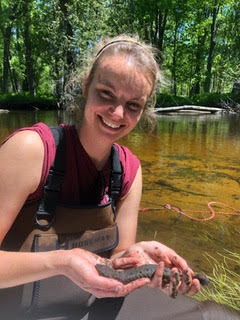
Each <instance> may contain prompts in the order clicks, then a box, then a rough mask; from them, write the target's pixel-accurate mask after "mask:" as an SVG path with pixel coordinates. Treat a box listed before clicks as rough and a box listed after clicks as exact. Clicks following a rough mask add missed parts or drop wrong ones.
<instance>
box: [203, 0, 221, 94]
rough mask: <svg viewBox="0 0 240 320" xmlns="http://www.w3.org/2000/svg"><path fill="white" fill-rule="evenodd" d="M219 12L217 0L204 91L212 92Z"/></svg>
mask: <svg viewBox="0 0 240 320" xmlns="http://www.w3.org/2000/svg"><path fill="white" fill-rule="evenodd" d="M218 12H219V5H217V1H216V4H215V8H214V9H213V14H212V24H211V38H210V48H209V54H208V62H207V72H206V79H205V82H204V92H211V81H212V65H213V57H214V49H215V46H216V41H215V38H216V31H217V15H218Z"/></svg>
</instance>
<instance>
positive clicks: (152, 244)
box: [112, 241, 200, 296]
mask: <svg viewBox="0 0 240 320" xmlns="http://www.w3.org/2000/svg"><path fill="white" fill-rule="evenodd" d="M126 257H128V258H129V257H132V258H136V261H135V263H134V264H132V265H131V267H138V266H141V265H143V264H158V267H157V270H156V272H155V274H154V276H153V278H152V280H151V282H150V283H149V284H148V285H149V286H150V287H153V288H160V289H161V290H162V291H164V292H165V293H166V294H168V295H170V296H175V295H176V294H177V292H180V293H183V294H187V295H190V296H192V295H194V294H196V293H197V292H198V291H199V290H200V283H199V281H198V280H197V279H193V278H192V277H193V274H194V273H193V271H192V270H191V269H190V268H189V267H188V264H187V262H186V261H185V260H184V259H183V258H182V257H180V256H179V255H178V254H177V253H176V252H175V251H174V250H172V249H170V248H168V247H167V246H165V245H163V244H161V243H160V242H157V241H142V242H138V243H136V244H134V245H132V246H131V247H130V248H128V249H127V250H126V251H125V252H124V253H122V254H121V255H119V254H117V255H115V256H114V257H113V260H112V264H113V266H114V268H116V269H117V268H126V261H124V260H123V258H126ZM128 267H129V266H128ZM165 267H167V268H170V269H171V276H170V283H169V285H166V286H163V283H162V279H163V273H164V268H165Z"/></svg>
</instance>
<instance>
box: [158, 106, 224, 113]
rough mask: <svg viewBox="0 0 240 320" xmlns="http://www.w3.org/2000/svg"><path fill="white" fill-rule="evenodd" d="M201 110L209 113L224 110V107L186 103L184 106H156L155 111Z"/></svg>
mask: <svg viewBox="0 0 240 320" xmlns="http://www.w3.org/2000/svg"><path fill="white" fill-rule="evenodd" d="M182 110H184V111H188V110H189V111H192V110H194V111H199V112H200V113H202V112H208V113H220V112H223V109H221V108H215V107H205V106H194V105H184V106H175V107H166V108H155V109H154V111H155V112H160V113H164V112H167V113H169V112H179V111H182Z"/></svg>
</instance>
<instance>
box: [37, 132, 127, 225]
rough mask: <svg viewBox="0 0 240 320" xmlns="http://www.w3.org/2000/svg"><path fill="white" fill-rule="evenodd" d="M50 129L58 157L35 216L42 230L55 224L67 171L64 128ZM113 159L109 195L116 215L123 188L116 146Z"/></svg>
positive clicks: (112, 155)
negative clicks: (117, 202) (65, 171)
mask: <svg viewBox="0 0 240 320" xmlns="http://www.w3.org/2000/svg"><path fill="white" fill-rule="evenodd" d="M50 129H51V131H52V134H53V137H54V140H55V144H56V155H55V159H54V162H53V164H52V166H51V168H50V170H49V174H48V177H47V180H46V184H45V186H44V190H43V197H42V199H41V202H40V205H39V208H38V210H37V212H36V215H35V222H36V224H37V226H38V228H39V229H41V230H48V229H49V228H50V227H51V226H52V224H53V221H54V218H55V215H56V207H57V203H58V199H59V196H60V191H61V186H62V184H63V179H64V169H65V162H64V159H65V143H64V131H63V128H62V127H50ZM111 157H112V171H111V175H110V186H109V193H110V194H109V195H110V198H111V199H112V208H113V211H114V214H115V213H116V200H117V198H118V196H119V194H120V192H121V188H122V175H123V169H122V165H121V162H120V159H119V154H118V149H117V147H116V146H114V145H113V146H112V151H111Z"/></svg>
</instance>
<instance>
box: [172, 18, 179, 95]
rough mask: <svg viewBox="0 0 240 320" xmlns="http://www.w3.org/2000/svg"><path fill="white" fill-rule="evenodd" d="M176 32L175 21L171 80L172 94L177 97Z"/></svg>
mask: <svg viewBox="0 0 240 320" xmlns="http://www.w3.org/2000/svg"><path fill="white" fill-rule="evenodd" d="M177 32H178V21H177V20H176V21H175V28H174V39H173V61H172V78H173V94H174V95H175V96H176V95H177V74H176V70H177Z"/></svg>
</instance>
